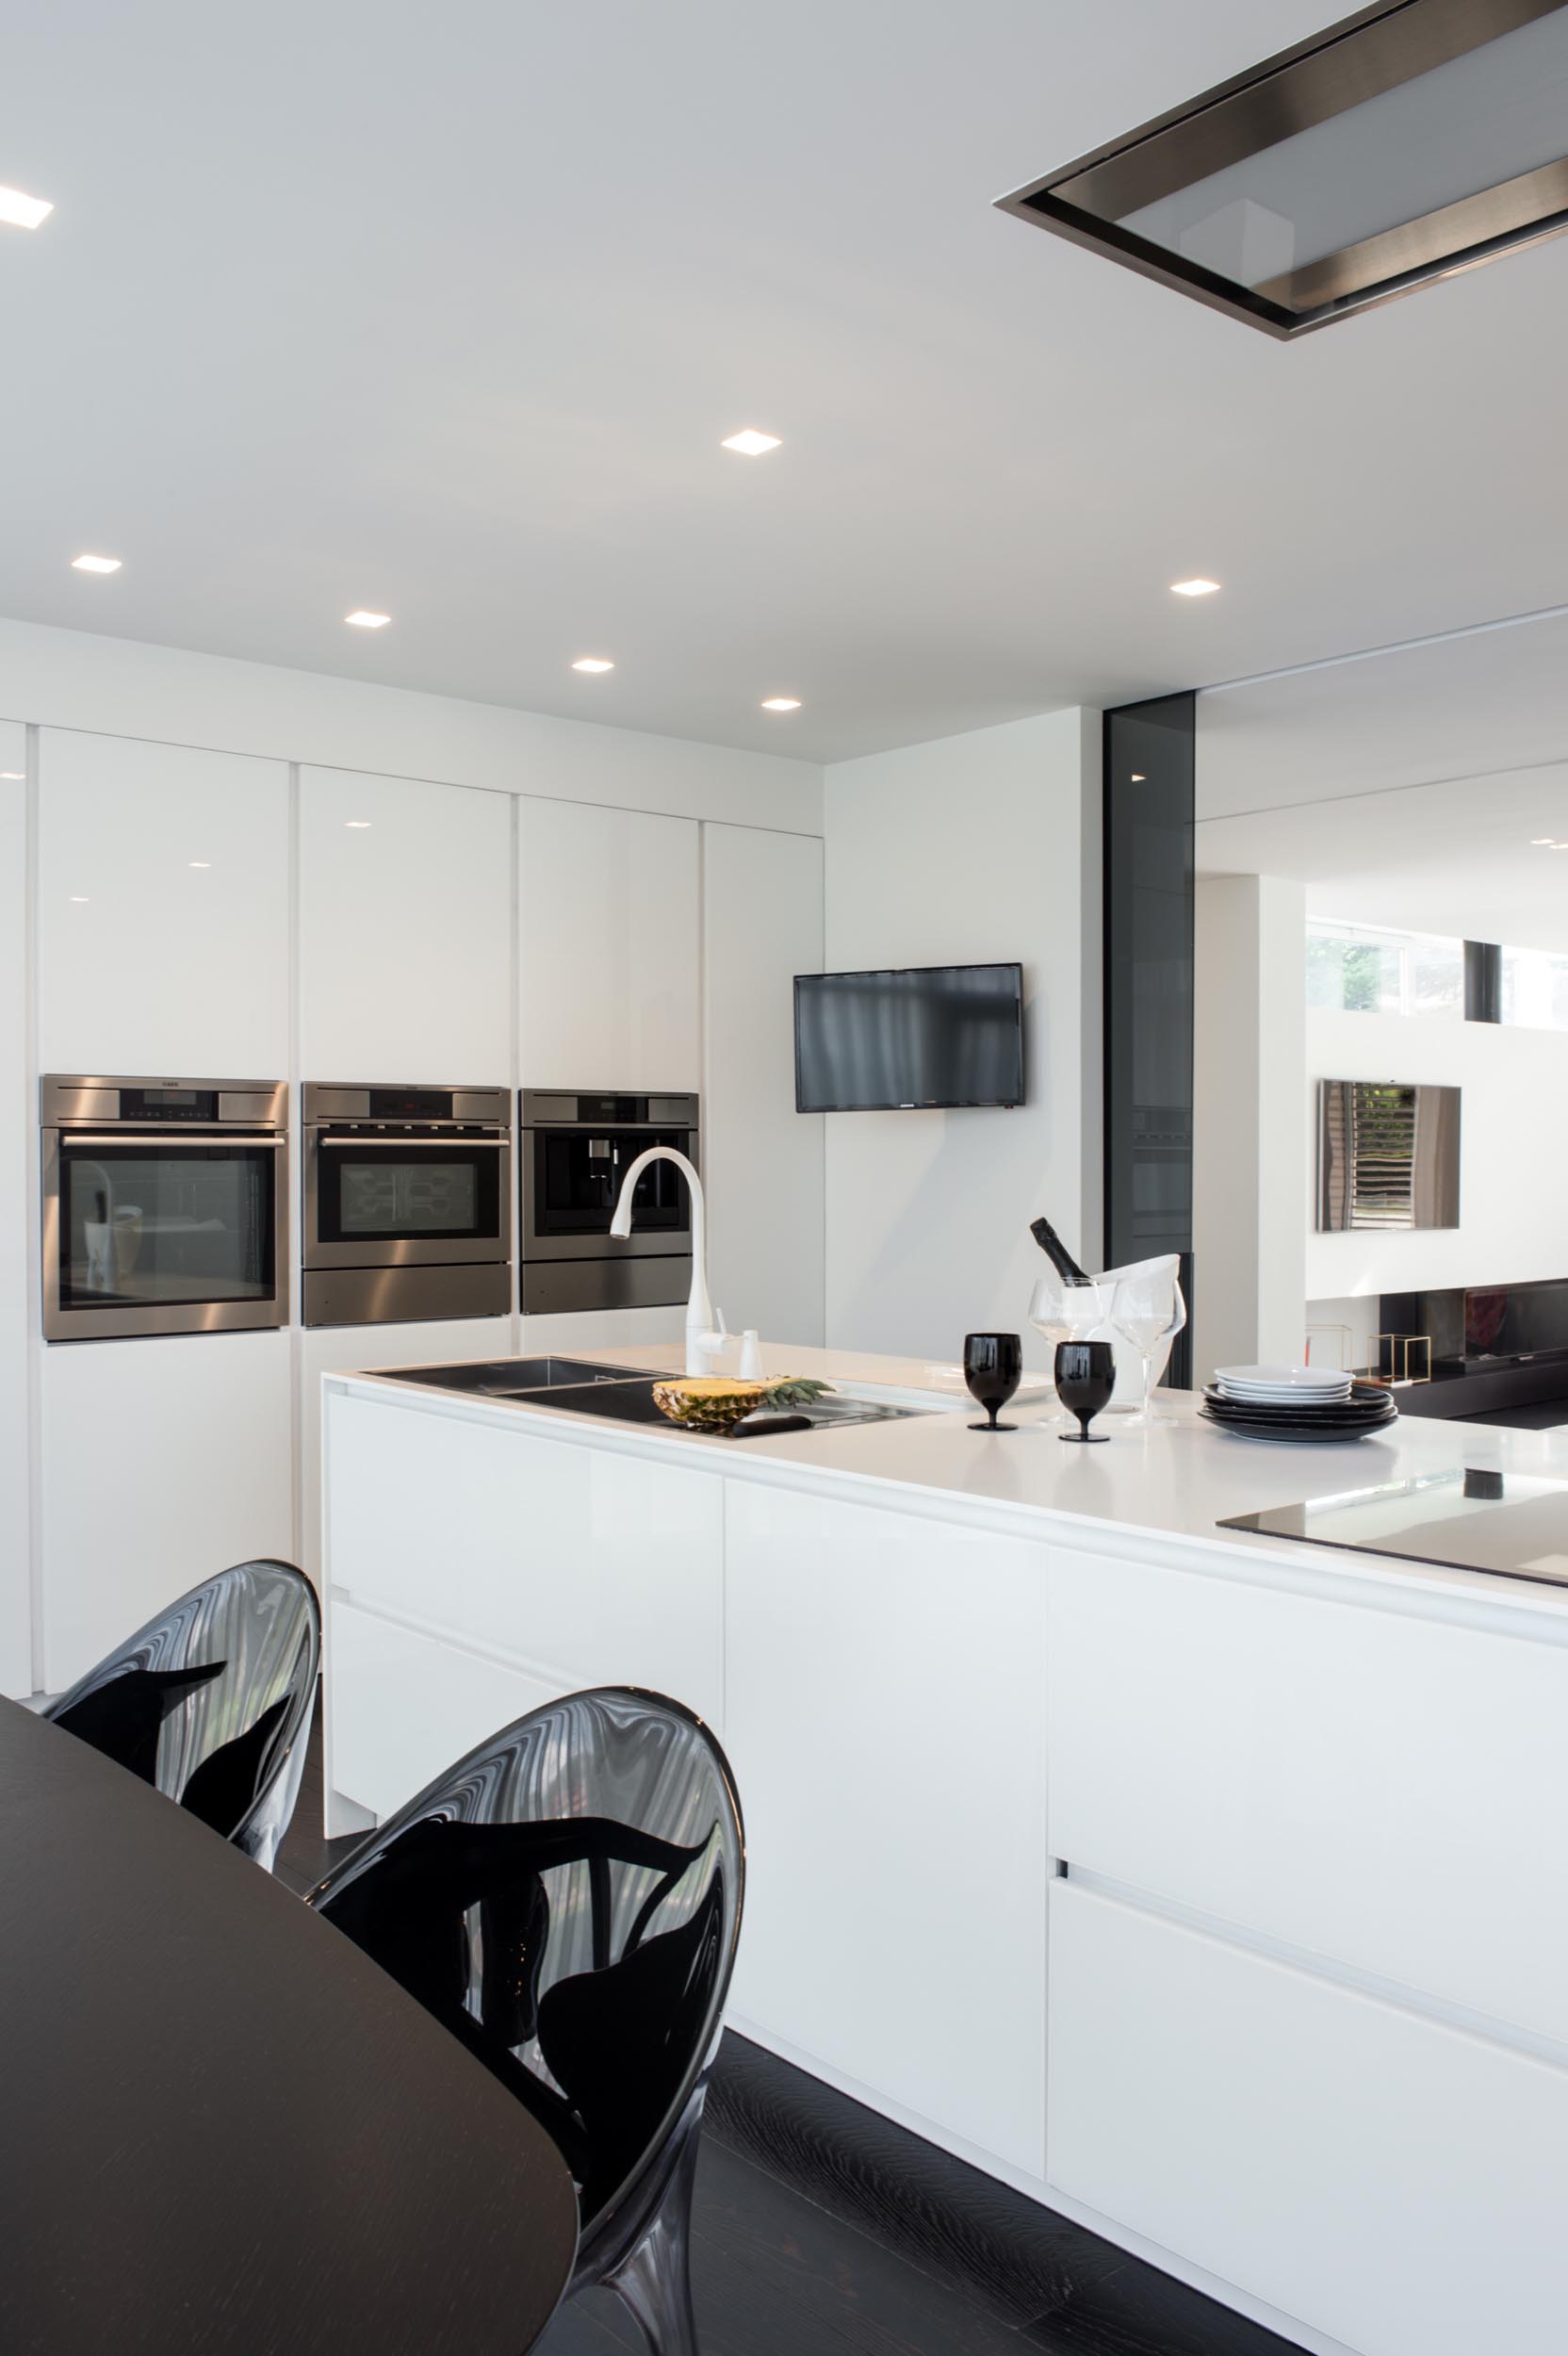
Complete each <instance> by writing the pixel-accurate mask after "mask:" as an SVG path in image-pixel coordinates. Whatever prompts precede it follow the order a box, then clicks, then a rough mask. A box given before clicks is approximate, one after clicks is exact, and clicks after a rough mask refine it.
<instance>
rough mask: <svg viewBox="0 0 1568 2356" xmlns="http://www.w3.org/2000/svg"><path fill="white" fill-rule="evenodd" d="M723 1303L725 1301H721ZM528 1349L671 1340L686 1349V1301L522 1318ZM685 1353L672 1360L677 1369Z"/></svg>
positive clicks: (566, 1350) (568, 1350) (567, 1351)
mask: <svg viewBox="0 0 1568 2356" xmlns="http://www.w3.org/2000/svg"><path fill="white" fill-rule="evenodd" d="M720 1306H721V1307H722V1306H723V1303H722V1302H721V1303H720ZM521 1327H522V1336H523V1342H522V1346H523V1349H524V1350H528V1351H537V1350H559V1351H560V1352H561V1353H562V1355H563V1356H564V1357H569V1356H571V1355H573V1354H574V1353H575V1352H577V1351H579V1350H588V1351H590V1352H591V1351H593V1350H635V1349H636V1348H637V1347H638V1345H639V1344H640V1343H643V1342H656V1343H657V1342H668V1343H669V1344H670V1346H671V1347H672V1349H675V1350H682V1351H683V1350H684V1344H685V1334H686V1310H685V1305H684V1303H681V1304H680V1305H679V1306H678V1307H675V1308H669V1309H582V1310H580V1311H578V1312H576V1313H575V1314H574V1315H571V1316H563V1317H524V1318H523V1319H522V1320H521ZM685 1363H686V1362H685V1358H684V1355H682V1356H681V1357H679V1358H677V1359H675V1360H674V1361H673V1362H672V1366H673V1370H674V1371H676V1372H678V1371H679V1369H680V1368H681V1367H682V1366H684V1365H685Z"/></svg>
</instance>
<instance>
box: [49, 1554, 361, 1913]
mask: <svg viewBox="0 0 1568 2356" xmlns="http://www.w3.org/2000/svg"><path fill="white" fill-rule="evenodd" d="M320 1655H321V1614H320V1610H319V1606H318V1604H317V1601H316V1595H315V1591H314V1590H313V1588H312V1587H311V1584H310V1581H309V1580H308V1579H306V1578H305V1576H304V1574H303V1573H302V1571H297V1570H296V1569H295V1568H294V1565H293V1564H292V1563H291V1562H237V1563H236V1564H235V1565H234V1567H233V1568H232V1569H230V1570H226V1571H220V1572H219V1573H218V1575H217V1577H216V1578H215V1579H204V1581H203V1582H202V1584H201V1586H200V1587H193V1588H191V1590H190V1592H189V1594H188V1595H181V1597H180V1598H179V1600H178V1602H177V1603H172V1604H171V1605H170V1607H169V1609H168V1611H167V1612H161V1613H160V1614H159V1616H158V1617H157V1618H156V1619H155V1620H149V1621H148V1623H147V1625H146V1627H145V1628H138V1630H137V1632H136V1634H135V1635H134V1636H132V1637H129V1638H127V1640H126V1642H125V1643H124V1644H122V1645H121V1646H120V1647H119V1648H118V1650H117V1651H115V1652H113V1653H111V1654H110V1655H109V1656H108V1658H107V1659H106V1660H104V1661H100V1662H99V1663H98V1665H97V1667H96V1668H95V1669H90V1671H89V1672H88V1674H87V1676H86V1677H82V1678H80V1679H79V1680H78V1682H77V1683H76V1684H74V1685H73V1687H72V1688H71V1690H70V1692H69V1693H62V1694H60V1695H59V1696H58V1698H57V1700H55V1701H54V1702H52V1703H50V1705H49V1707H48V1709H47V1710H45V1712H44V1715H45V1716H46V1717H48V1718H52V1719H53V1720H54V1722H55V1724H56V1725H57V1726H65V1727H67V1728H68V1729H69V1730H70V1732H71V1733H73V1734H74V1735H77V1736H79V1737H80V1739H81V1740H82V1741H83V1742H90V1743H91V1744H92V1746H93V1748H94V1749H95V1750H99V1751H103V1752H105V1753H106V1756H107V1757H109V1758H110V1759H117V1760H118V1761H119V1762H120V1764H121V1765H122V1767H126V1768H128V1769H129V1770H130V1772H131V1773H132V1774H133V1775H140V1776H141V1777H142V1779H143V1781H144V1782H147V1783H151V1784H155V1785H156V1787H157V1789H158V1790H159V1791H160V1792H164V1793H166V1794H167V1795H168V1797H169V1798H170V1799H172V1800H177V1801H178V1802H179V1804H180V1806H181V1807H182V1808H188V1809H189V1810H190V1812H191V1814H192V1815H195V1816H199V1817H200V1818H201V1819H202V1822H203V1823H204V1824H210V1825H211V1826H212V1828H213V1830H214V1831H215V1832H220V1833H221V1834H222V1835H223V1837H224V1839H225V1840H227V1841H234V1842H235V1843H236V1845H237V1847H239V1848H242V1849H244V1850H245V1851H246V1853H247V1855H248V1856H251V1857H255V1858H256V1860H257V1861H258V1863H260V1864H263V1865H266V1866H268V1867H269V1868H270V1866H271V1864H272V1860H273V1858H274V1857H275V1855H276V1853H277V1845H278V1841H280V1840H281V1838H282V1836H283V1834H284V1832H285V1830H286V1827H287V1824H288V1820H289V1818H290V1816H291V1815H292V1814H293V1812H294V1802H295V1800H296V1798H297V1797H298V1794H299V1789H300V1777H301V1775H302V1773H303V1769H304V1758H305V1742H306V1737H307V1736H308V1733H309V1730H310V1716H311V1711H312V1709H313V1708H314V1706H315V1701H316V1675H317V1670H318V1668H319V1663H320Z"/></svg>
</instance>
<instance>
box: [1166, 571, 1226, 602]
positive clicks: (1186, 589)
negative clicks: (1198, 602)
mask: <svg viewBox="0 0 1568 2356" xmlns="http://www.w3.org/2000/svg"><path fill="white" fill-rule="evenodd" d="M1170 586H1171V588H1172V589H1173V590H1174V591H1175V593H1176V595H1177V596H1178V597H1213V596H1214V594H1215V592H1216V590H1217V588H1218V587H1219V583H1218V581H1205V580H1204V579H1203V578H1202V576H1201V574H1198V575H1195V577H1194V578H1193V579H1192V580H1191V581H1172V582H1171V584H1170Z"/></svg>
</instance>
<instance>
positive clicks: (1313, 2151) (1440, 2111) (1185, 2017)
mask: <svg viewBox="0 0 1568 2356" xmlns="http://www.w3.org/2000/svg"><path fill="white" fill-rule="evenodd" d="M1452 1903H1453V1904H1454V1906H1455V1907H1456V1908H1458V1907H1461V1906H1470V1905H1471V1904H1472V1903H1473V1898H1472V1893H1470V1892H1469V1891H1468V1890H1465V1889H1464V1887H1463V1885H1462V1877H1460V1876H1458V1875H1456V1880H1455V1885H1454V1889H1453V1892H1452ZM1049 2077H1050V2087H1051V2102H1050V2124H1049V2130H1048V2135H1047V2150H1048V2155H1049V2168H1048V2177H1049V2182H1050V2184H1051V2185H1052V2186H1053V2187H1054V2188H1055V2189H1056V2190H1058V2191H1060V2192H1063V2193H1067V2194H1069V2195H1070V2196H1071V2197H1072V2198H1073V2199H1075V2200H1078V2201H1085V2202H1086V2203H1087V2204H1088V2206H1089V2207H1091V2208H1093V2209H1096V2210H1098V2211H1099V2212H1100V2213H1101V2214H1102V2215H1103V2216H1104V2217H1111V2218H1114V2219H1115V2220H1116V2221H1117V2222H1119V2224H1121V2225H1124V2226H1126V2227H1128V2228H1130V2229H1131V2230H1132V2231H1133V2232H1135V2233H1142V2234H1145V2235H1147V2236H1148V2238H1149V2239H1150V2240H1151V2241H1153V2242H1156V2243H1158V2244H1159V2245H1160V2246H1161V2247H1162V2248H1164V2249H1166V2250H1174V2251H1176V2252H1177V2253H1178V2254H1179V2255H1180V2256H1182V2257H1184V2258H1185V2259H1187V2260H1188V2261H1189V2262H1190V2263H1191V2264H1193V2265H1195V2266H1204V2267H1207V2268H1208V2269H1209V2270H1210V2272H1212V2273H1214V2274H1217V2275H1218V2276H1219V2277H1220V2278H1221V2280H1222V2281H1224V2282H1232V2283H1234V2284H1235V2285H1236V2286H1237V2287H1238V2288H1239V2289H1242V2290H1245V2291H1249V2292H1250V2293H1251V2294H1252V2296H1253V2297H1254V2298H1256V2299H1265V2300H1266V2301H1268V2302H1269V2303H1270V2304H1271V2305H1273V2306H1275V2307H1278V2308H1279V2309H1281V2310H1282V2312H1283V2313H1284V2314H1285V2315H1290V2316H1293V2317H1295V2318H1297V2319H1299V2321H1301V2322H1303V2323H1306V2324H1309V2325H1311V2326H1313V2327H1314V2328H1315V2330H1316V2331H1321V2332H1325V2333H1327V2334H1329V2335H1330V2336H1331V2338H1332V2339H1334V2340H1335V2341H1336V2342H1337V2341H1343V2342H1344V2343H1345V2345H1346V2347H1347V2348H1356V2349H1358V2350H1360V2351H1361V2356H1476V2351H1477V2350H1478V2349H1482V2348H1488V2349H1496V2350H1497V2351H1498V2356H1501V2352H1502V2351H1503V2350H1504V2349H1506V2350H1507V2351H1508V2356H1558V2351H1559V2350H1560V2348H1561V2347H1562V2342H1563V2322H1562V2318H1563V2314H1564V2311H1565V2309H1568V2243H1565V2241H1564V2238H1563V2233H1562V2218H1563V2215H1564V2212H1565V2209H1568V2071H1564V2070H1561V2069H1557V2068H1554V2067H1553V2066H1552V2065H1551V2064H1549V2063H1547V2062H1544V2061H1539V2060H1536V2059H1535V2058H1533V2057H1532V2056H1529V2055H1527V2054H1524V2053H1517V2052H1514V2051H1511V2050H1510V2049H1509V2048H1507V2047H1505V2046H1501V2045H1494V2044H1492V2043H1490V2042H1489V2041H1488V2040H1487V2039H1486V2038H1484V2037H1472V2036H1469V2035H1467V2034H1465V2033H1464V2032H1462V2031H1460V2030H1456V2029H1450V2028H1447V2027H1445V2026H1443V2025H1441V2024H1439V2023H1438V2022H1435V2021H1429V2020H1425V2019H1423V2018H1421V2017H1420V2016H1419V2015H1417V2014H1414V2013H1409V2012H1405V2011H1402V2010H1401V2009H1400V2008H1399V2007H1397V2005H1393V2004H1384V2003H1382V2002H1380V2001H1379V2000H1378V1999H1376V1998H1374V1997H1370V1996H1364V1995H1362V1994H1360V1993H1359V1992H1357V1991H1354V1990H1352V1989H1349V1988H1343V1987H1337V1986H1335V1985H1333V1984H1332V1983H1331V1982H1330V1981H1327V1980H1321V1979H1317V1978H1315V1977H1314V1976H1312V1975H1311V1974H1310V1973H1308V1972H1299V1971H1297V1970H1295V1969H1293V1968H1292V1967H1291V1966H1289V1965H1287V1964H1282V1963H1278V1962H1275V1961H1274V1960H1272V1959H1271V1958H1268V1957H1265V1956H1262V1955H1253V1954H1249V1953H1248V1952H1247V1951H1246V1950H1245V1949H1242V1948H1239V1947H1233V1946H1230V1945H1229V1944H1227V1943H1226V1942H1224V1941H1222V1940H1219V1939H1211V1938H1208V1937H1205V1936H1204V1935H1202V1934H1201V1933H1199V1932H1196V1931H1192V1930H1188V1929H1186V1928H1184V1927H1182V1926H1180V1925H1178V1924H1176V1923H1173V1922H1168V1921H1162V1920H1160V1919H1159V1918H1158V1917H1156V1916H1154V1915H1151V1914H1145V1913H1143V1912H1141V1911H1140V1910H1139V1909H1137V1908H1135V1907H1132V1906H1124V1905H1119V1904H1118V1903H1117V1902H1115V1901H1114V1900H1111V1899H1108V1898H1105V1897H1103V1896H1097V1895H1094V1894H1092V1893H1090V1892H1086V1891H1082V1890H1074V1888H1073V1886H1072V1883H1071V1882H1070V1880H1069V1881H1065V1882H1063V1881H1054V1882H1053V1883H1052V1885H1051V2060H1050V2072H1049Z"/></svg>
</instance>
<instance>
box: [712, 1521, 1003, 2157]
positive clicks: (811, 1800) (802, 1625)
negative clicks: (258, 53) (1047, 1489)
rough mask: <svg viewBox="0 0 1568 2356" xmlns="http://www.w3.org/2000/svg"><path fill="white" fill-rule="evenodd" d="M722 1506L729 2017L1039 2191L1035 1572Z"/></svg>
mask: <svg viewBox="0 0 1568 2356" xmlns="http://www.w3.org/2000/svg"><path fill="white" fill-rule="evenodd" d="M726 1491H727V1561H726V1578H725V1625H726V1694H725V1699H726V1717H725V1745H726V1748H727V1751H728V1754H729V1757H730V1759H731V1761H732V1763H733V1766H734V1769H735V1776H736V1781H737V1784H738V1786H739V1789H740V1792H741V1798H742V1804H743V1808H744V1809H745V1820H746V1846H747V1857H748V1875H749V1877H748V1883H747V1889H746V1928H745V1936H744V1937H743V1939H742V1941H741V1952H740V1960H739V1964H738V1967H737V1972H736V1978H735V1994H734V2011H735V2014H736V2016H737V2018H738V2019H743V2020H745V2021H751V2022H753V2023H754V2024H755V2025H756V2026H757V2027H758V2028H760V2030H762V2031H763V2032H764V2033H766V2034H768V2035H770V2036H773V2037H778V2038H781V2039H783V2040H785V2041H786V2042H787V2043H788V2044H790V2045H791V2046H792V2047H795V2048H797V2049H799V2050H800V2051H803V2052H804V2053H809V2054H813V2055H815V2056H817V2057H818V2058H820V2059H821V2060H823V2061H825V2063H827V2064H828V2065H829V2066H830V2067H831V2068H832V2069H835V2070H841V2071H843V2072H844V2073H845V2074H846V2075H848V2076H849V2077H851V2078H854V2079H856V2080H858V2082H859V2083H860V2084H861V2085H863V2086H868V2087H870V2088H871V2089H872V2090H873V2091H874V2092H875V2093H879V2094H882V2095H885V2096H888V2097H890V2098H891V2099H892V2100H893V2101H894V2102H899V2103H901V2104H903V2105H905V2106H906V2107H907V2109H908V2110H910V2111H913V2112H916V2113H918V2114H920V2115H922V2116H923V2117H924V2118H926V2119H931V2120H932V2121H934V2122H935V2123H936V2124H937V2125H939V2126H940V2127H942V2128H945V2129H947V2130H948V2131H949V2132H950V2133H952V2134H953V2135H960V2136H962V2137H964V2138H965V2139H966V2141H968V2142H970V2143H972V2144H975V2145H978V2146H979V2147H980V2149H981V2150H983V2151H988V2152H992V2153H994V2154H995V2155H996V2156H997V2157H998V2158H999V2159H1002V2160H1005V2161H1007V2162H1008V2163H1010V2164H1011V2165H1012V2166H1013V2167H1015V2168H1023V2169H1026V2170H1028V2171H1029V2172H1030V2173H1031V2174H1033V2175H1035V2176H1039V2175H1042V2174H1043V2172H1044V2142H1043V2137H1044V2126H1045V2050H1044V2049H1045V2001H1044V1980H1045V1905H1046V1848H1045V1759H1044V1726H1043V1711H1042V1708H1041V1693H1042V1688H1043V1683H1044V1671H1045V1596H1044V1559H1043V1549H1041V1548H1040V1547H1038V1546H1035V1545H1034V1544H1032V1543H1026V1542H1025V1541H1023V1540H1021V1539H1015V1538H1007V1537H1002V1536H998V1535H995V1534H993V1533H991V1532H988V1531H980V1530H963V1529H959V1528H957V1527H956V1526H955V1525H953V1524H951V1523H933V1522H928V1521H923V1520H920V1519H917V1518H916V1517H914V1516H913V1515H910V1514H906V1513H884V1512H881V1511H878V1510H874V1509H871V1508H867V1507H864V1506H858V1505H850V1504H843V1503H839V1502H837V1501H830V1500H827V1499H824V1498H819V1497H807V1496H801V1495H798V1494H794V1493H792V1492H789V1491H785V1490H780V1489H774V1488H770V1487H766V1486H763V1485H760V1484H759V1483H754V1482H752V1481H735V1480H732V1481H727V1483H726Z"/></svg>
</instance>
